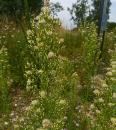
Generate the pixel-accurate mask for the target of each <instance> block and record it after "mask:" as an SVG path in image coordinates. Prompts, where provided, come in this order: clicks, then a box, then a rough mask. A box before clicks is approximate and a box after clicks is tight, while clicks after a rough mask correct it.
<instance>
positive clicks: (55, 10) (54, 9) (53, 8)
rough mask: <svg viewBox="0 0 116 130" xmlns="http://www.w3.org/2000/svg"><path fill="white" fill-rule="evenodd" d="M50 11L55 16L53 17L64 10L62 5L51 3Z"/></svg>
mask: <svg viewBox="0 0 116 130" xmlns="http://www.w3.org/2000/svg"><path fill="white" fill-rule="evenodd" d="M50 10H51V12H52V14H53V16H57V13H58V12H60V11H62V10H64V9H63V7H62V5H61V4H60V3H59V2H56V3H52V2H51V3H50Z"/></svg>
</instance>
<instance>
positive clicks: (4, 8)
mask: <svg viewBox="0 0 116 130" xmlns="http://www.w3.org/2000/svg"><path fill="white" fill-rule="evenodd" d="M25 1H27V4H28V9H29V10H28V11H29V12H31V13H32V12H34V13H35V12H40V9H41V7H42V0H34V1H33V2H32V1H31V0H0V15H1V16H6V17H10V18H14V20H15V19H16V17H22V16H24V14H25V11H26V8H25Z"/></svg>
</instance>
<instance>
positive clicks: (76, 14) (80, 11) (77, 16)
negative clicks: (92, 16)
mask: <svg viewBox="0 0 116 130" xmlns="http://www.w3.org/2000/svg"><path fill="white" fill-rule="evenodd" d="M87 3H88V0H77V2H76V3H75V4H73V6H72V9H70V8H68V10H69V12H70V14H71V16H72V20H73V21H74V23H75V25H77V27H78V26H80V25H81V24H82V25H84V23H85V21H86V18H87V13H88V6H87Z"/></svg>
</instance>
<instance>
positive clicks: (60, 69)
mask: <svg viewBox="0 0 116 130" xmlns="http://www.w3.org/2000/svg"><path fill="white" fill-rule="evenodd" d="M57 27H60V22H59V20H55V19H53V17H52V16H51V15H50V12H49V10H48V8H47V7H44V8H43V9H42V12H41V13H40V15H39V16H37V17H36V18H35V19H34V20H33V21H32V30H27V40H28V43H27V49H28V50H27V52H28V57H27V58H26V64H25V78H26V89H27V91H28V92H29V93H30V92H32V93H33V94H35V95H36V99H35V100H33V101H32V102H31V104H30V105H29V106H28V107H27V108H26V111H25V114H24V117H23V120H22V118H21V119H19V121H17V124H14V129H16V130H36V129H37V130H59V129H64V128H65V126H66V125H65V122H66V115H67V113H68V110H71V109H73V107H75V106H76V103H77V99H76V94H77V85H78V75H77V73H76V72H75V71H74V68H73V65H72V63H71V62H70V61H69V60H68V58H65V57H63V56H61V55H60V53H59V52H60V50H61V48H62V46H63V39H61V38H60V37H59V36H58V34H57V31H56V28H57ZM72 104H73V105H72Z"/></svg>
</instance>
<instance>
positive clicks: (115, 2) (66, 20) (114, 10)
mask: <svg viewBox="0 0 116 130" xmlns="http://www.w3.org/2000/svg"><path fill="white" fill-rule="evenodd" d="M50 1H51V2H60V3H61V5H62V6H63V7H64V11H62V12H60V13H59V14H58V16H59V18H60V20H61V21H62V25H63V26H64V27H65V28H72V27H74V24H73V21H71V20H70V18H71V16H70V13H69V12H68V11H67V7H70V8H71V7H72V4H73V3H75V2H76V1H77V0H50ZM111 2H112V5H111V13H110V19H109V21H115V22H116V0H111Z"/></svg>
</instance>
